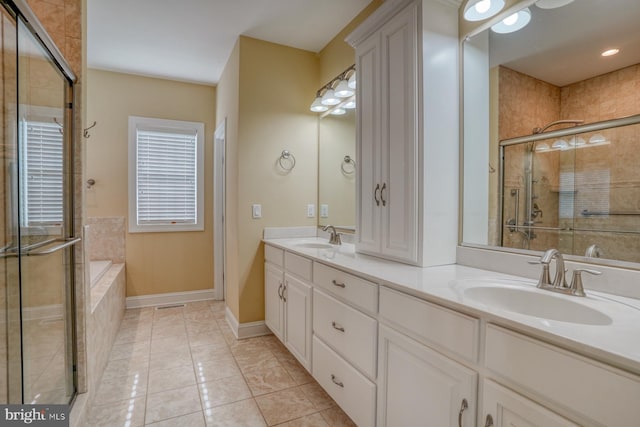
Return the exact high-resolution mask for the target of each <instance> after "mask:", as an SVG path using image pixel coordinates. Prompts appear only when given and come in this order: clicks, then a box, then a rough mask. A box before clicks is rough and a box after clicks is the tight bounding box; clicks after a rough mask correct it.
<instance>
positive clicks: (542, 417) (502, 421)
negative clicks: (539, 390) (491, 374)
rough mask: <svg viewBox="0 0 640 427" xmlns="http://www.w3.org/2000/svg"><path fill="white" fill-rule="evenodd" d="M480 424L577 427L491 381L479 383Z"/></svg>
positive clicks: (487, 425) (493, 425)
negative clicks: (481, 386) (480, 390)
mask: <svg viewBox="0 0 640 427" xmlns="http://www.w3.org/2000/svg"><path fill="white" fill-rule="evenodd" d="M480 425H481V426H483V427H533V426H544V427H578V424H574V423H572V422H571V421H569V420H567V419H566V418H563V417H561V416H559V415H558V414H556V413H554V412H551V411H550V410H548V409H547V408H545V407H544V406H541V405H538V404H537V403H535V402H534V401H532V400H529V399H527V398H526V397H523V396H521V395H519V394H517V393H515V392H513V391H511V390H509V389H507V388H505V387H502V386H501V385H499V384H497V383H495V382H493V381H491V380H485V381H484V384H483V389H482V412H481V419H480Z"/></svg>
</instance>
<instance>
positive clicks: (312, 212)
mask: <svg viewBox="0 0 640 427" xmlns="http://www.w3.org/2000/svg"><path fill="white" fill-rule="evenodd" d="M315 216H316V205H314V204H310V205H307V218H313V217H315Z"/></svg>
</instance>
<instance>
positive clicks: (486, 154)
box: [462, 0, 640, 268]
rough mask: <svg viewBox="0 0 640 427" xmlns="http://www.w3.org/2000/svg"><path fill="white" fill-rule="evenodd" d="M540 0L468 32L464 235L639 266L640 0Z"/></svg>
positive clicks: (474, 240)
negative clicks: (512, 21) (515, 18)
mask: <svg viewBox="0 0 640 427" xmlns="http://www.w3.org/2000/svg"><path fill="white" fill-rule="evenodd" d="M537 3H539V4H536V2H534V1H522V2H519V3H518V4H519V5H520V6H522V7H528V12H529V14H530V18H531V19H530V22H529V24H528V25H527V26H526V27H524V28H522V29H520V30H519V31H516V32H512V33H507V34H500V33H497V32H494V31H492V30H491V29H490V28H487V29H486V30H484V31H475V32H474V33H472V34H470V35H469V37H467V38H466V39H465V41H464V43H463V55H464V56H463V63H464V65H463V67H464V68H463V70H464V72H463V85H464V125H463V131H464V143H463V149H464V161H463V163H464V164H463V167H464V177H463V185H464V193H463V216H462V227H463V234H462V244H463V245H483V246H484V245H488V246H492V247H500V248H502V250H510V251H511V250H512V251H521V250H531V251H543V250H546V249H548V248H551V247H554V248H557V249H559V250H560V251H561V252H563V253H565V254H572V255H574V256H576V257H586V258H584V259H586V260H588V261H590V262H596V263H600V262H602V263H606V264H618V265H624V266H627V267H632V268H638V264H637V263H640V26H638V22H640V1H638V0H616V1H602V0H575V1H566V0H563V1H549V0H544V1H542V2H537ZM550 6H557V7H550ZM612 49H615V50H612ZM616 50H617V52H616ZM607 51H608V52H607ZM596 258H599V259H596ZM632 263H633V264H632Z"/></svg>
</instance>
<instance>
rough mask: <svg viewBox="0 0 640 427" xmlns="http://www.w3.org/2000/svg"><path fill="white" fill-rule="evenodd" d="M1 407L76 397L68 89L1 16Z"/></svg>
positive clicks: (38, 48)
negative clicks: (2, 404) (10, 404)
mask: <svg viewBox="0 0 640 427" xmlns="http://www.w3.org/2000/svg"><path fill="white" fill-rule="evenodd" d="M0 12H1V37H2V40H1V45H2V56H1V59H2V61H1V64H0V72H1V74H2V75H1V76H0V77H1V79H0V80H1V85H2V114H1V120H2V131H3V138H2V161H1V162H0V169H1V170H2V175H1V176H0V188H1V189H2V192H3V194H2V197H0V204H1V205H2V206H1V209H0V215H1V220H2V223H1V224H2V231H1V232H0V299H1V301H0V310H2V311H3V313H2V314H3V316H1V318H0V321H2V323H3V325H2V326H0V360H1V361H2V363H0V403H24V404H68V403H70V402H71V400H72V398H73V396H74V394H75V373H74V367H75V360H74V359H75V357H74V355H75V349H74V336H73V331H74V316H73V307H74V301H73V282H74V277H73V273H74V252H73V245H74V244H75V243H77V241H78V240H79V239H74V238H73V215H72V213H73V204H72V201H73V197H72V196H73V193H72V188H73V187H72V179H73V167H72V166H73V165H72V161H71V159H72V157H71V138H70V131H71V99H72V88H71V82H70V81H69V80H68V79H67V78H66V77H65V75H64V74H63V73H62V72H61V71H60V68H59V67H58V65H57V64H56V63H55V62H54V61H53V59H52V57H51V55H50V53H49V52H48V51H47V50H46V49H45V48H44V47H43V45H42V43H41V42H40V40H39V39H37V38H36V37H35V36H34V35H33V34H32V32H31V30H30V29H29V28H28V26H27V24H25V23H24V22H23V21H22V18H21V17H20V16H17V17H16V16H15V15H14V14H13V13H12V12H10V11H7V9H5V8H4V7H0Z"/></svg>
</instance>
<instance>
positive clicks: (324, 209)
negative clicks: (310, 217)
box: [320, 205, 329, 218]
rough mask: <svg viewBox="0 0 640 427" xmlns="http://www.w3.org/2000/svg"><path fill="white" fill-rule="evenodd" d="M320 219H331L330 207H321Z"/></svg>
mask: <svg viewBox="0 0 640 427" xmlns="http://www.w3.org/2000/svg"><path fill="white" fill-rule="evenodd" d="M320 218H329V205H320Z"/></svg>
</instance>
